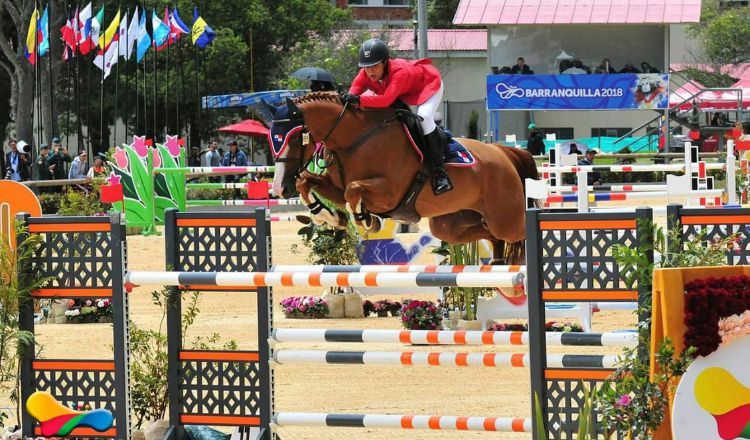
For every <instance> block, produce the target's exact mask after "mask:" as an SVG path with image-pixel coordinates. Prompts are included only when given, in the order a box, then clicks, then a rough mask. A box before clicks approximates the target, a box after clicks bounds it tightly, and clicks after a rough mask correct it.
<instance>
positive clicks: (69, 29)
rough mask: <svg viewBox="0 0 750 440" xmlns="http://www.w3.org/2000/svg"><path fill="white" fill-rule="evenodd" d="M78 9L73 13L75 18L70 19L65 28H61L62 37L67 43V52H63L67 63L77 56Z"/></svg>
mask: <svg viewBox="0 0 750 440" xmlns="http://www.w3.org/2000/svg"><path fill="white" fill-rule="evenodd" d="M78 33H79V30H78V8H76V10H75V12H74V13H73V18H68V21H67V22H66V23H65V26H63V27H61V28H60V35H61V36H62V39H63V41H64V42H65V50H63V59H64V60H65V61H67V60H69V59H71V58H73V57H75V56H76V51H77V49H78Z"/></svg>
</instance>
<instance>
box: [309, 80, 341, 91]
mask: <svg viewBox="0 0 750 440" xmlns="http://www.w3.org/2000/svg"><path fill="white" fill-rule="evenodd" d="M334 90H336V85H335V84H334V83H332V82H330V81H318V80H315V79H314V80H311V81H310V91H311V92H332V91H334Z"/></svg>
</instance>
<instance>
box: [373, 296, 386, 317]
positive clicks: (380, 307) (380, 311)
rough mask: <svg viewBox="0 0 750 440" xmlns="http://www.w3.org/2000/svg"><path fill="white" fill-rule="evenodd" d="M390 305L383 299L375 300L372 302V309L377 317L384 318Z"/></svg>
mask: <svg viewBox="0 0 750 440" xmlns="http://www.w3.org/2000/svg"><path fill="white" fill-rule="evenodd" d="M389 310H390V305H389V304H388V303H386V301H385V300H380V301H375V303H373V311H374V312H375V313H376V314H377V315H378V318H385V317H387V316H388V311H389Z"/></svg>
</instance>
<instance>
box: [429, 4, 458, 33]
mask: <svg viewBox="0 0 750 440" xmlns="http://www.w3.org/2000/svg"><path fill="white" fill-rule="evenodd" d="M459 1H460V0H430V1H428V2H427V23H429V26H430V29H452V28H455V27H456V26H455V25H454V24H453V16H455V15H456V10H457V9H458V3H459ZM463 27H465V26H462V28H463Z"/></svg>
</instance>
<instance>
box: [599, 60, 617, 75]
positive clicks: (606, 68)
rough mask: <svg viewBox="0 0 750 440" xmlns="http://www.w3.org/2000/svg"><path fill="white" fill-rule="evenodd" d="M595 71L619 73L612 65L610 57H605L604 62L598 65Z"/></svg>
mask: <svg viewBox="0 0 750 440" xmlns="http://www.w3.org/2000/svg"><path fill="white" fill-rule="evenodd" d="M594 73H617V71H616V70H615V69H614V67H612V63H611V62H610V61H609V58H604V59H602V63H601V64H600V65H598V66H597V67H596V69H595V70H594Z"/></svg>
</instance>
